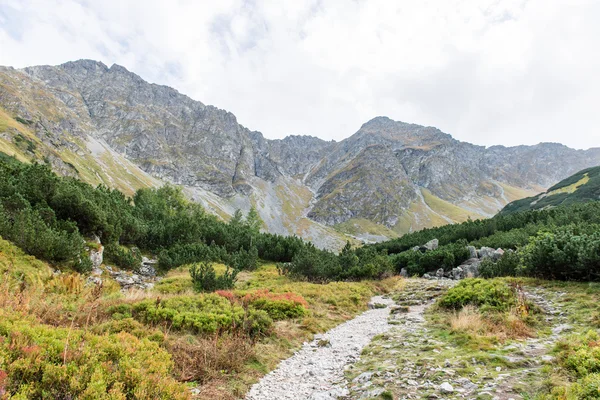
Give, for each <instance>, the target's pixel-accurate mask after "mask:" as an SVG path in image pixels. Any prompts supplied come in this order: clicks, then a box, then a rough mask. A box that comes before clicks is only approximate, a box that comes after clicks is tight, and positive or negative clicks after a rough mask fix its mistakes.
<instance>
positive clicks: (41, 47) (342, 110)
mask: <svg viewBox="0 0 600 400" xmlns="http://www.w3.org/2000/svg"><path fill="white" fill-rule="evenodd" d="M598 19H600V3H599V2H597V1H594V0H570V1H568V0H472V1H467V0H439V1H419V2H413V1H398V2H392V1H387V0H369V1H364V0H357V1H347V0H322V1H318V0H305V1H300V0H289V1H275V0H272V1H271V0H265V1H259V0H256V1H248V0H226V1H218V2H209V1H191V0H189V1H184V0H179V1H158V0H151V1H126V2H124V1H118V0H105V1H102V2H96V1H92V0H87V1H80V2H76V1H74V0H55V1H43V0H37V1H36V0H29V1H26V0H25V1H17V0H0V64H2V65H12V66H16V67H24V66H27V65H36V64H59V63H62V62H65V61H69V60H74V59H79V58H92V59H98V60H101V61H103V62H105V63H106V64H108V65H110V64H112V63H118V64H121V65H124V66H125V67H127V68H128V69H130V70H131V71H134V72H136V73H138V74H140V75H141V76H142V77H143V78H145V79H147V80H149V81H152V82H156V83H162V84H167V85H170V86H173V87H175V88H176V89H178V90H179V91H181V92H183V93H185V94H188V95H190V96H191V97H193V98H195V99H198V100H200V101H202V102H204V103H207V104H214V105H216V106H218V107H221V108H225V109H227V110H229V111H231V112H233V113H234V114H236V115H237V117H238V120H239V121H240V122H241V123H242V124H244V125H246V126H248V127H249V128H251V129H256V130H260V131H262V132H263V133H264V134H265V136H267V137H283V136H285V135H288V134H310V135H314V136H319V137H322V138H324V139H336V140H340V139H342V138H344V137H347V136H349V135H351V134H352V133H354V132H355V131H356V130H357V129H358V128H359V127H360V125H361V124H362V123H364V122H366V121H367V120H369V119H371V118H372V117H374V116H377V115H387V116H389V117H390V118H393V119H397V120H402V121H407V122H415V123H420V124H424V125H432V126H437V127H439V128H440V129H442V130H443V131H445V132H448V133H451V134H452V135H453V136H455V137H456V138H459V139H461V140H466V141H470V142H474V143H478V144H485V145H491V144H505V145H515V144H533V143H537V142H540V141H556V142H562V143H565V144H567V145H570V146H573V147H577V148H587V147H592V146H594V147H597V146H600V133H598V131H597V126H599V125H600V113H598V112H597V111H596V108H597V104H598V103H600V80H599V79H598V77H597V74H598V73H597V71H599V70H600V69H599V67H600V53H598V51H597V48H598V47H599V45H600V43H599V42H600V26H599V25H598V24H597V23H596V22H597V21H598Z"/></svg>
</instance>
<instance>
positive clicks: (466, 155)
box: [0, 60, 600, 248]
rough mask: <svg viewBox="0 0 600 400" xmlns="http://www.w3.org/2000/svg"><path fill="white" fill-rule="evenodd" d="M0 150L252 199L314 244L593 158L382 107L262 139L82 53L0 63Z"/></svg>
mask: <svg viewBox="0 0 600 400" xmlns="http://www.w3.org/2000/svg"><path fill="white" fill-rule="evenodd" d="M0 150H1V151H3V152H5V153H7V154H9V155H13V156H15V157H17V158H18V159H20V160H22V161H34V160H38V161H40V162H45V163H48V164H49V165H51V166H52V168H53V169H54V170H55V171H56V172H58V173H60V174H62V175H68V176H75V177H78V178H80V179H82V180H84V181H86V182H89V183H91V184H104V185H107V186H110V187H115V188H118V189H120V190H122V191H124V192H125V193H127V194H132V193H133V192H134V191H135V190H136V189H139V188H142V187H156V186H160V185H163V184H164V183H173V184H177V185H181V186H183V187H184V191H185V193H186V195H187V196H189V197H190V198H191V199H192V200H194V201H197V202H200V203H201V204H203V205H204V207H205V208H206V209H207V210H209V211H210V212H213V213H215V214H217V215H219V216H221V217H222V218H224V219H227V218H229V216H231V215H232V214H233V213H234V211H235V210H236V209H238V208H239V209H242V210H248V209H250V207H252V206H254V207H255V208H256V209H257V211H258V212H259V215H260V217H261V218H262V220H263V222H264V227H263V228H264V229H265V230H266V231H269V232H272V233H279V234H296V235H299V236H301V237H304V238H306V239H309V240H311V241H313V242H315V244H317V245H318V246H319V247H323V248H339V247H340V246H341V245H342V244H343V243H344V242H345V241H346V240H347V239H349V238H353V239H357V240H358V239H360V240H363V241H379V240H383V239H385V238H390V237H396V236H398V235H402V234H404V233H407V232H411V231H415V230H418V229H422V228H425V227H431V226H437V225H442V224H447V223H451V222H460V221H464V220H466V219H468V218H472V219H475V218H480V217H488V216H491V215H494V214H495V213H496V212H497V211H498V210H500V209H502V208H503V207H504V206H505V205H506V204H508V203H509V202H512V201H514V200H518V199H521V198H525V197H528V196H533V195H535V194H536V193H539V192H543V191H545V190H546V188H548V187H550V186H551V185H553V184H554V183H555V182H557V181H560V180H561V179H564V178H566V177H568V176H570V175H572V174H573V173H575V172H577V171H580V170H582V169H584V168H588V167H592V166H596V165H600V148H593V149H589V150H575V149H571V148H568V147H566V146H564V145H561V144H556V143H540V144H538V145H534V146H516V147H504V146H492V147H487V148H486V147H483V146H477V145H473V144H470V143H466V142H461V141H458V140H456V139H454V138H453V137H452V136H450V135H448V134H446V133H444V132H442V131H440V130H439V129H436V128H433V127H425V126H420V125H415V124H410V123H404V122H398V121H393V120H391V119H389V118H386V117H376V118H374V119H372V120H370V121H368V122H366V123H365V124H363V125H362V127H360V129H359V130H358V131H357V132H355V133H354V134H353V135H351V136H350V137H348V138H347V139H344V140H342V141H339V142H335V141H324V140H321V139H319V138H315V137H311V136H288V137H286V138H284V139H280V140H270V139H266V138H265V137H264V136H263V135H262V134H261V133H260V132H258V131H252V130H250V129H248V128H246V127H244V126H243V125H241V124H239V123H238V121H237V119H236V117H235V115H233V114H232V113H231V112H228V111H225V110H221V109H219V108H216V107H214V106H210V105H205V104H203V103H202V102H200V101H196V100H193V99H191V98H189V97H188V96H185V95H183V94H181V93H179V92H178V91H176V90H175V89H172V88H170V87H167V86H161V85H156V84H151V83H148V82H146V81H144V80H143V79H142V78H140V77H139V76H137V75H136V74H134V73H132V72H130V71H128V70H127V69H125V68H124V67H122V66H119V65H113V66H111V67H107V66H106V65H104V64H103V63H101V62H97V61H91V60H79V61H74V62H67V63H65V64H62V65H58V66H34V67H27V68H23V69H14V68H11V67H0Z"/></svg>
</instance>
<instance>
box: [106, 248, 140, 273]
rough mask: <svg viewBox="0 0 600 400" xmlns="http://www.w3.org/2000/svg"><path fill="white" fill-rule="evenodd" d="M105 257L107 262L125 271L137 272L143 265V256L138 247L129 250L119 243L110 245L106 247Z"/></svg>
mask: <svg viewBox="0 0 600 400" xmlns="http://www.w3.org/2000/svg"><path fill="white" fill-rule="evenodd" d="M104 257H105V259H106V261H108V262H111V263H113V264H115V265H116V266H118V267H120V268H124V269H129V270H137V269H139V268H140V266H141V265H142V254H141V253H140V251H139V250H138V249H137V248H136V247H133V248H131V249H128V248H127V247H124V246H120V245H119V244H117V243H109V244H107V245H106V246H105V247H104Z"/></svg>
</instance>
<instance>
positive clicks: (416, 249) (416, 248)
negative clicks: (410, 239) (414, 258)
mask: <svg viewBox="0 0 600 400" xmlns="http://www.w3.org/2000/svg"><path fill="white" fill-rule="evenodd" d="M420 249H421V246H415V247H413V248H412V249H411V250H412V251H419V250H420Z"/></svg>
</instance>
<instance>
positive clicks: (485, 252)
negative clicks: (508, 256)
mask: <svg viewBox="0 0 600 400" xmlns="http://www.w3.org/2000/svg"><path fill="white" fill-rule="evenodd" d="M495 251H496V250H494V249H492V248H491V247H482V248H481V249H479V251H478V252H477V254H478V255H479V258H490V257H492V255H493V254H494V252H495Z"/></svg>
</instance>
